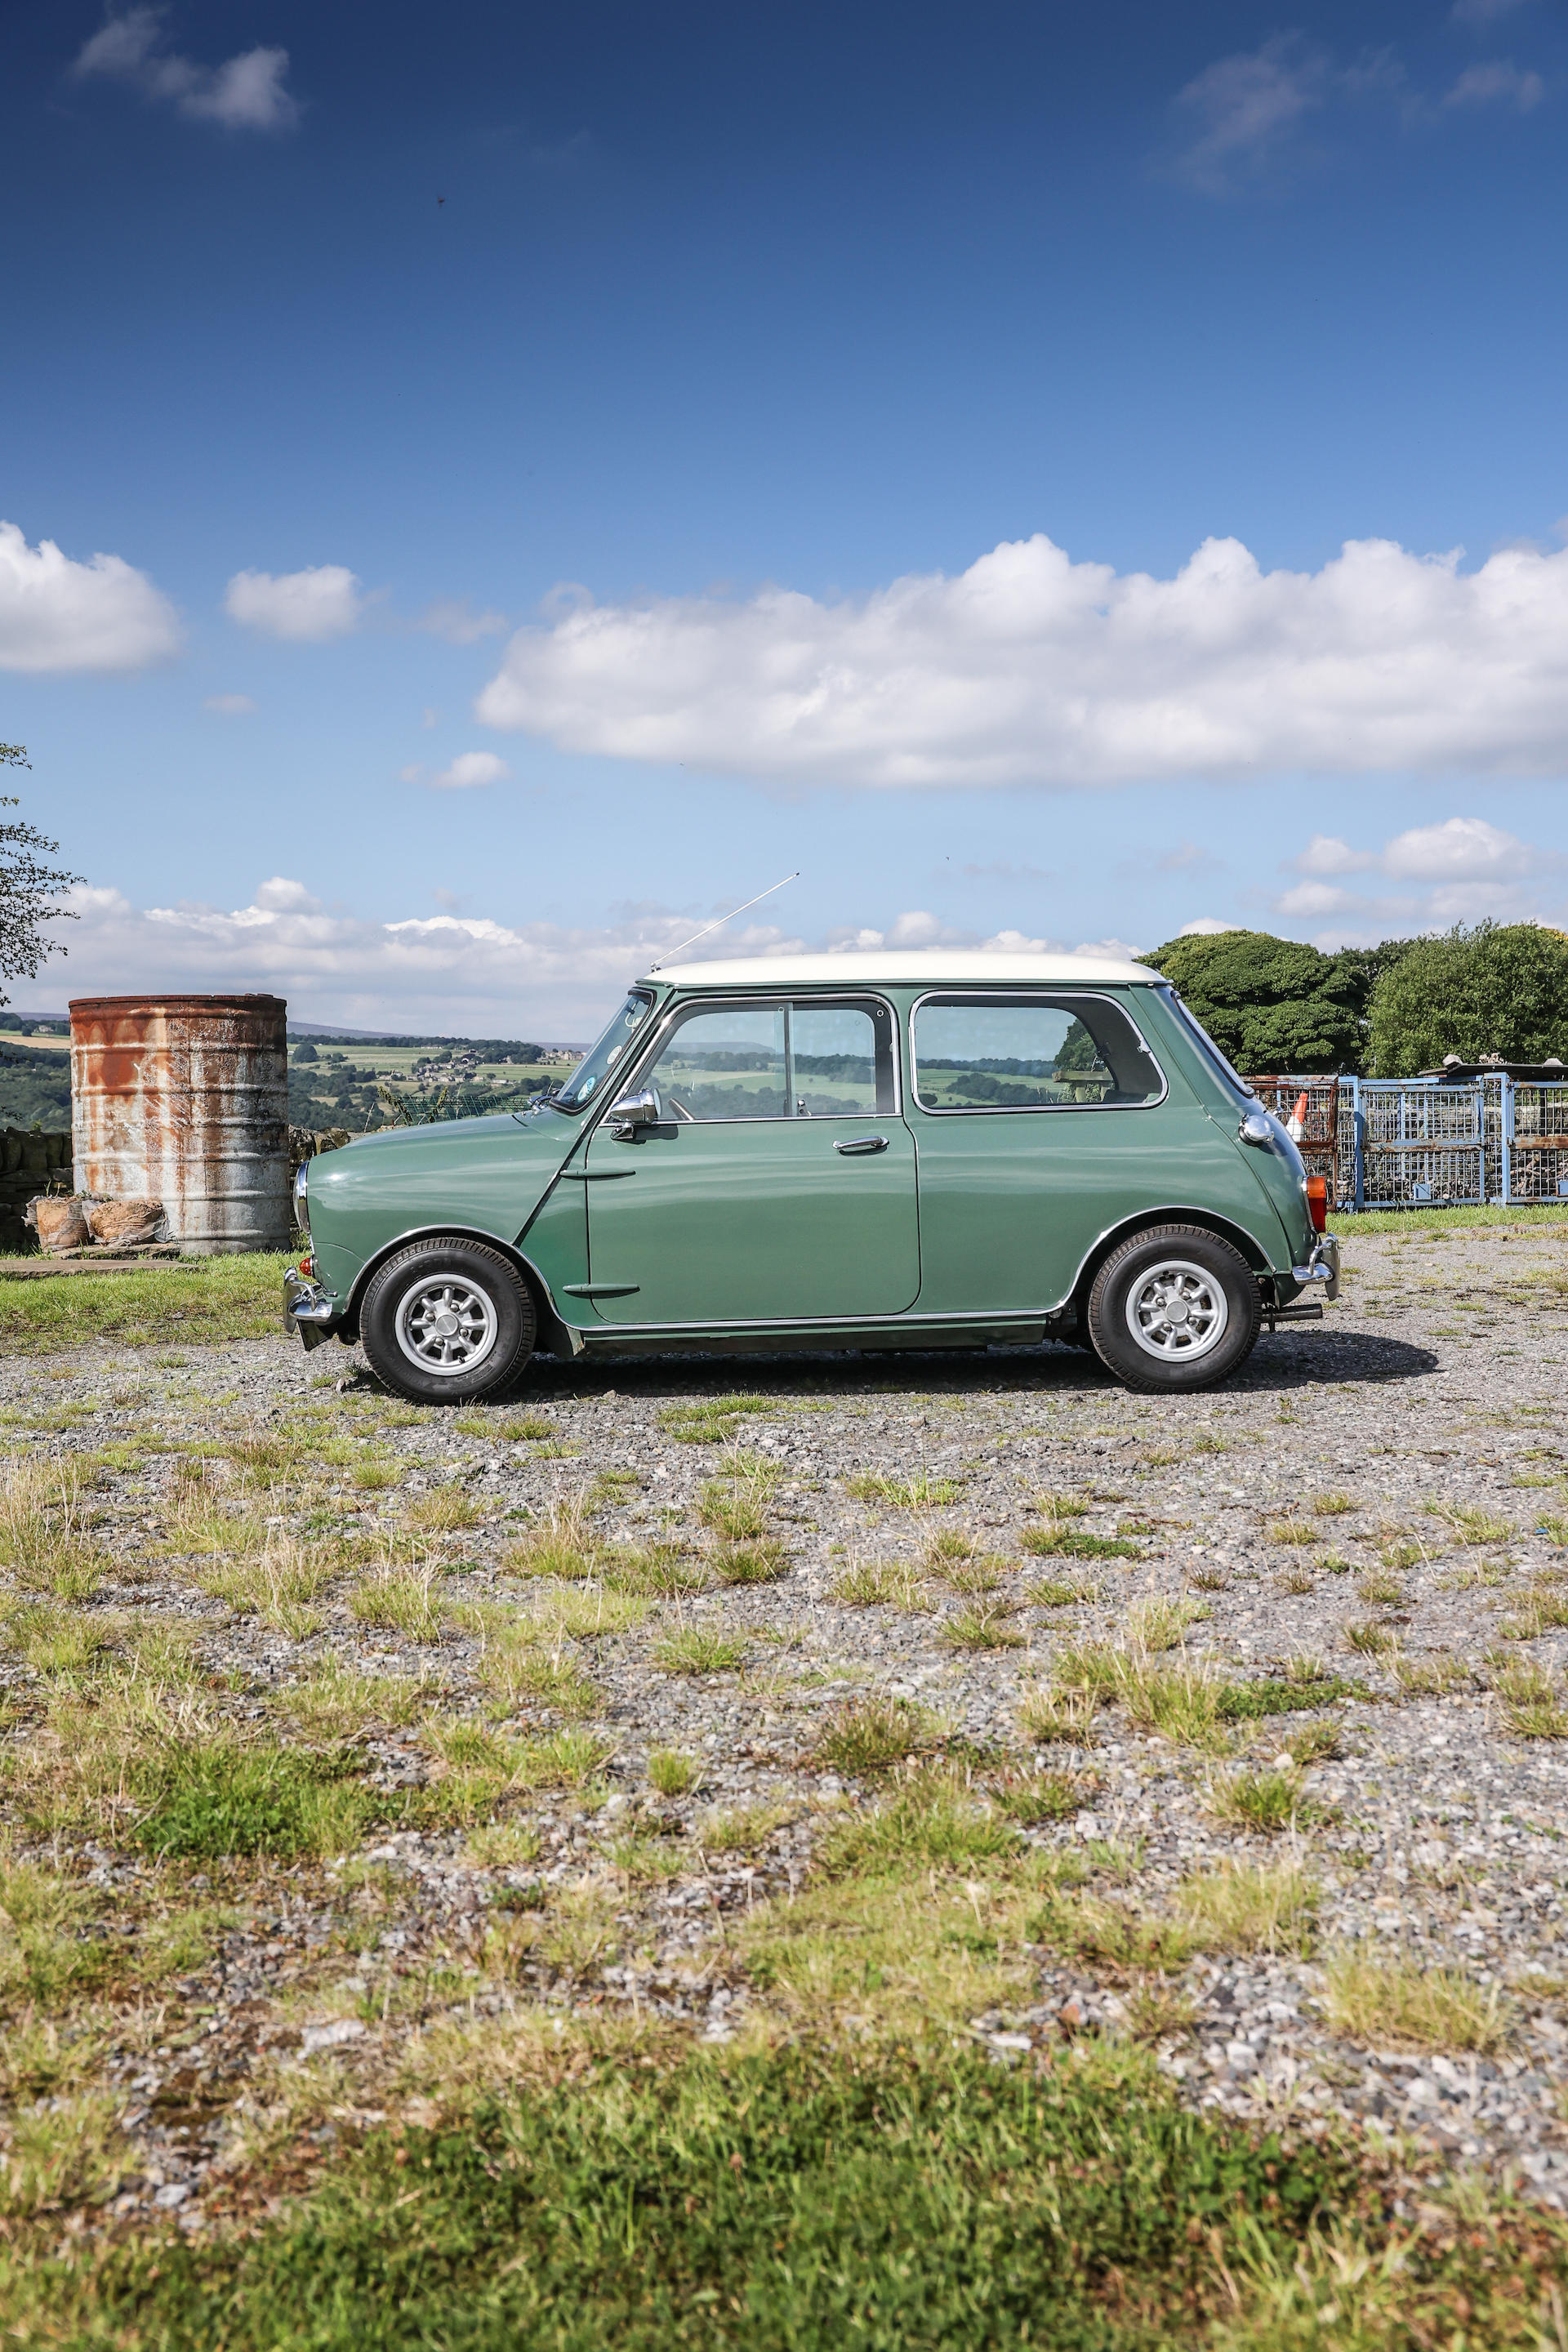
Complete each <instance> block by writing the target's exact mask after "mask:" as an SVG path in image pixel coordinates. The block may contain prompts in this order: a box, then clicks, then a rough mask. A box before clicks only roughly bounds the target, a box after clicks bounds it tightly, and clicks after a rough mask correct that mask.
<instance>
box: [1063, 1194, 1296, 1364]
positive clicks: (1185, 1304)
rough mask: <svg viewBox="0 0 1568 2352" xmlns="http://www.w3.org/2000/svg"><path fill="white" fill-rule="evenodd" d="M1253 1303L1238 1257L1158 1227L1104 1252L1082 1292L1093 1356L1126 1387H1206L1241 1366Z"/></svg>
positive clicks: (1189, 1229)
mask: <svg viewBox="0 0 1568 2352" xmlns="http://www.w3.org/2000/svg"><path fill="white" fill-rule="evenodd" d="M1261 1320H1262V1302H1261V1300H1260V1299H1259V1297H1258V1285H1257V1283H1256V1282H1255V1281H1254V1279H1253V1276H1252V1270H1251V1268H1250V1267H1249V1266H1248V1265H1247V1261H1246V1259H1245V1258H1244V1257H1243V1256H1242V1255H1241V1254H1240V1252H1239V1251H1238V1250H1234V1249H1232V1247H1231V1245H1230V1244H1229V1243H1228V1242H1225V1241H1221V1239H1220V1238H1219V1236H1218V1234H1211V1233H1208V1232H1206V1231H1205V1229H1204V1227H1203V1226H1201V1225H1159V1226H1156V1228H1155V1229H1154V1231H1153V1232H1152V1233H1147V1234H1135V1235H1134V1236H1133V1238H1132V1239H1131V1241H1127V1242H1123V1243H1122V1244H1121V1248H1120V1249H1117V1250H1113V1251H1112V1252H1111V1254H1110V1256H1109V1257H1108V1258H1107V1259H1106V1261H1105V1264H1104V1265H1102V1266H1101V1267H1100V1272H1099V1273H1098V1274H1097V1275H1096V1276H1095V1278H1094V1285H1093V1287H1092V1288H1091V1290H1090V1291H1089V1337H1090V1339H1092V1340H1093V1342H1094V1349H1095V1353H1096V1355H1098V1356H1099V1358H1100V1361H1101V1363H1103V1364H1104V1365H1105V1366H1106V1367H1107V1369H1108V1370H1110V1371H1112V1372H1114V1373H1115V1374H1116V1377H1117V1379H1118V1380H1120V1381H1125V1382H1126V1384H1127V1386H1128V1387H1129V1388H1131V1389H1142V1390H1145V1391H1148V1392H1150V1393H1152V1394H1156V1395H1157V1394H1161V1393H1165V1394H1171V1393H1181V1392H1183V1391H1190V1390H1194V1389H1207V1388H1213V1387H1215V1385H1216V1383H1217V1382H1219V1381H1223V1380H1226V1379H1227V1378H1228V1377H1229V1375H1230V1374H1231V1373H1232V1372H1234V1371H1235V1370H1237V1367H1238V1366H1239V1365H1241V1364H1244V1363H1245V1362H1246V1361H1247V1357H1248V1356H1249V1355H1250V1354H1251V1353H1252V1349H1253V1347H1254V1344H1255V1343H1256V1341H1257V1339H1258V1326H1259V1324H1260V1322H1261Z"/></svg>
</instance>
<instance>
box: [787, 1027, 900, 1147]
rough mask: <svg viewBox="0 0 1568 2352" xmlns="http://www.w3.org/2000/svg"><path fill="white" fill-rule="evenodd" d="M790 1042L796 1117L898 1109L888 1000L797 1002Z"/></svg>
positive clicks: (870, 1113) (864, 1115) (849, 1115)
mask: <svg viewBox="0 0 1568 2352" xmlns="http://www.w3.org/2000/svg"><path fill="white" fill-rule="evenodd" d="M789 1046H790V1065H791V1069H792V1071H793V1076H794V1087H795V1117H796V1118H867V1117H874V1116H875V1115H876V1114H877V1113H878V1112H879V1111H890V1110H892V1109H893V1108H894V1106H895V1103H896V1101H897V1094H896V1090H895V1087H894V1083H893V1016H892V1014H891V1013H890V1012H889V1008H888V1007H887V1005H885V1004H883V1003H879V1002H875V1001H873V1002H872V1003H864V1004H823V1003H812V1002H810V1001H809V1000H807V1001H806V1002H805V1003H799V1004H792V1005H791V1007H790V1025H789Z"/></svg>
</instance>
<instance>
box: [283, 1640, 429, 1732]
mask: <svg viewBox="0 0 1568 2352" xmlns="http://www.w3.org/2000/svg"><path fill="white" fill-rule="evenodd" d="M438 1688H439V1686H438V1685H437V1684H435V1683H431V1682H427V1681H426V1680H424V1679H423V1678H421V1679H417V1680H416V1678H415V1677H414V1676H412V1675H362V1674H357V1673H355V1672H354V1670H353V1668H352V1667H349V1666H344V1665H342V1664H339V1663H338V1661H337V1660H336V1659H333V1658H324V1659H322V1660H321V1663H320V1664H319V1665H317V1666H316V1668H315V1669H314V1671H313V1672H312V1673H311V1674H310V1675H306V1676H304V1677H302V1678H301V1680H300V1681H299V1682H296V1683H289V1684H288V1685H286V1686H285V1688H284V1689H283V1691H282V1692H281V1693H280V1694H279V1696H280V1700H281V1704H282V1706H283V1707H284V1709H285V1710H286V1712H287V1713H288V1714H289V1715H291V1716H292V1717H293V1718H294V1720H295V1722H296V1723H298V1724H299V1725H300V1728H301V1729H302V1730H304V1731H307V1732H312V1733H315V1734H316V1735H317V1736H318V1737H320V1738H344V1737H345V1736H347V1735H348V1734H350V1733H353V1732H357V1731H364V1730H367V1729H368V1728H369V1727H370V1726H371V1725H372V1724H375V1723H384V1724H389V1725H402V1724H409V1723H416V1722H417V1721H418V1720H419V1718H420V1717H421V1716H422V1715H423V1714H424V1713H425V1712H426V1708H427V1707H428V1706H430V1703H431V1701H432V1699H433V1698H435V1697H436V1696H437V1693H438Z"/></svg>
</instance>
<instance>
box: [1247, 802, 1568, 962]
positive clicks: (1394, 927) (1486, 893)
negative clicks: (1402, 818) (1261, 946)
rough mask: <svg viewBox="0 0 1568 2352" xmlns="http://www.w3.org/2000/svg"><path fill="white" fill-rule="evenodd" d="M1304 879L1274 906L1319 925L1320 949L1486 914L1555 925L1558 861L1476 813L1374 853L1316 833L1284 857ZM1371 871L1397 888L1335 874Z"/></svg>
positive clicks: (1564, 862)
mask: <svg viewBox="0 0 1568 2352" xmlns="http://www.w3.org/2000/svg"><path fill="white" fill-rule="evenodd" d="M1291 862H1292V864H1293V865H1294V866H1295V868H1296V870H1297V872H1298V873H1300V874H1301V875H1303V876H1306V877H1309V878H1307V879H1305V880H1303V881H1300V882H1298V883H1295V884H1294V885H1292V887H1290V888H1289V889H1288V890H1286V891H1284V892H1283V893H1282V894H1281V895H1280V897H1279V898H1276V899H1275V901H1274V911H1275V913H1276V914H1277V915H1281V916H1283V917H1284V918H1285V919H1287V921H1289V922H1293V923H1298V924H1300V923H1305V924H1309V925H1310V924H1317V925H1321V926H1326V927H1327V928H1324V929H1321V930H1319V931H1318V932H1317V933H1316V934H1315V936H1316V938H1317V940H1318V944H1319V945H1320V946H1338V945H1340V944H1342V942H1345V941H1351V942H1363V943H1364V942H1366V941H1368V940H1377V939H1384V938H1387V937H1388V936H1390V935H1391V934H1393V933H1396V932H1399V933H1409V932H1415V931H1430V930H1441V929H1447V927H1448V926H1449V925H1450V924H1453V923H1474V922H1479V921H1480V920H1481V919H1483V918H1485V917H1488V916H1489V917H1490V918H1491V919H1493V920H1494V921H1496V922H1503V923H1510V922H1533V921H1537V920H1542V919H1557V920H1561V919H1563V914H1564V912H1568V906H1565V905H1564V903H1563V877H1564V876H1565V875H1568V858H1565V857H1563V856H1562V855H1560V854H1559V853H1558V852H1557V851H1555V850H1548V849H1541V848H1538V847H1536V846H1535V845H1532V844H1531V843H1530V842H1527V841H1521V840H1520V838H1519V836H1518V835H1516V834H1511V833H1504V832H1503V831H1502V830H1501V828H1500V826H1497V825H1495V824H1488V823H1487V821H1486V819H1485V818H1484V817H1474V816H1451V817H1447V818H1446V819H1445V820H1444V821H1443V822H1442V823H1441V824H1424V825H1415V826H1413V827H1412V828H1411V829H1410V830H1409V831H1408V832H1405V833H1400V834H1395V835H1394V837H1393V839H1392V840H1389V841H1385V842H1384V845H1383V846H1382V848H1381V849H1378V850H1374V851H1356V850H1352V848H1351V847H1350V846H1349V845H1348V844H1347V843H1345V842H1342V841H1339V840H1335V839H1332V838H1331V837H1330V836H1327V835H1322V834H1316V835H1313V837H1312V840H1311V841H1310V843H1309V845H1308V846H1307V848H1306V849H1305V850H1304V851H1303V852H1302V853H1301V855H1300V856H1299V857H1297V858H1295V859H1293V860H1292V861H1291ZM1352 874H1365V875H1372V874H1376V875H1378V876H1380V877H1383V878H1384V880H1385V881H1388V882H1394V883H1403V884H1405V885H1406V886H1410V885H1415V886H1416V887H1405V888H1404V889H1400V890H1394V891H1388V890H1382V891H1377V890H1373V891H1365V890H1352V889H1347V888H1346V887H1344V884H1343V881H1342V879H1340V878H1338V877H1344V876H1348V875H1352Z"/></svg>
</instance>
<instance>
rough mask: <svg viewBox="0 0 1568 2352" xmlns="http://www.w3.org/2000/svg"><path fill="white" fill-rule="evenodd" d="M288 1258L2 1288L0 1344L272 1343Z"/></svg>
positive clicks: (244, 1256)
mask: <svg viewBox="0 0 1568 2352" xmlns="http://www.w3.org/2000/svg"><path fill="white" fill-rule="evenodd" d="M293 1262H294V1261H293V1258H292V1256H291V1255H281V1256H279V1255H270V1254H267V1253H258V1254H256V1255H250V1254H249V1253H237V1255H234V1256H232V1257H205V1258H194V1259H185V1260H183V1261H175V1262H173V1263H168V1262H166V1263H163V1264H158V1263H153V1264H150V1265H147V1266H146V1267H145V1268H144V1269H141V1268H139V1269H138V1270H137V1271H136V1272H134V1273H125V1274H104V1275H91V1274H86V1275H67V1274H61V1275H60V1276H58V1278H56V1279H55V1280H52V1281H51V1280H50V1279H49V1278H48V1276H42V1277H40V1278H37V1279H29V1280H27V1281H26V1282H7V1283H4V1284H0V1345H3V1346H5V1348H6V1349H8V1351H9V1352H10V1353H11V1354H12V1355H51V1356H52V1355H58V1354H59V1353H60V1352H62V1351H63V1350H65V1349H70V1348H77V1347H84V1346H91V1347H98V1346H101V1345H102V1344H103V1343H104V1342H105V1341H106V1340H108V1341H113V1342H117V1343H118V1344H119V1345H121V1346H122V1347H132V1348H158V1347H161V1346H166V1344H167V1342H168V1339H169V1337H170V1335H171V1333H174V1332H177V1333H178V1335H179V1337H180V1339H182V1340H195V1341H199V1342H202V1343H204V1344H206V1345H214V1344H216V1343H219V1342H222V1341H224V1340H229V1339H270V1338H271V1337H272V1336H273V1334H274V1333H275V1332H276V1330H277V1328H278V1317H279V1301H280V1299H281V1297H282V1289H281V1284H282V1280H283V1272H284V1268H285V1267H286V1266H289V1265H292V1264H293Z"/></svg>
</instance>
